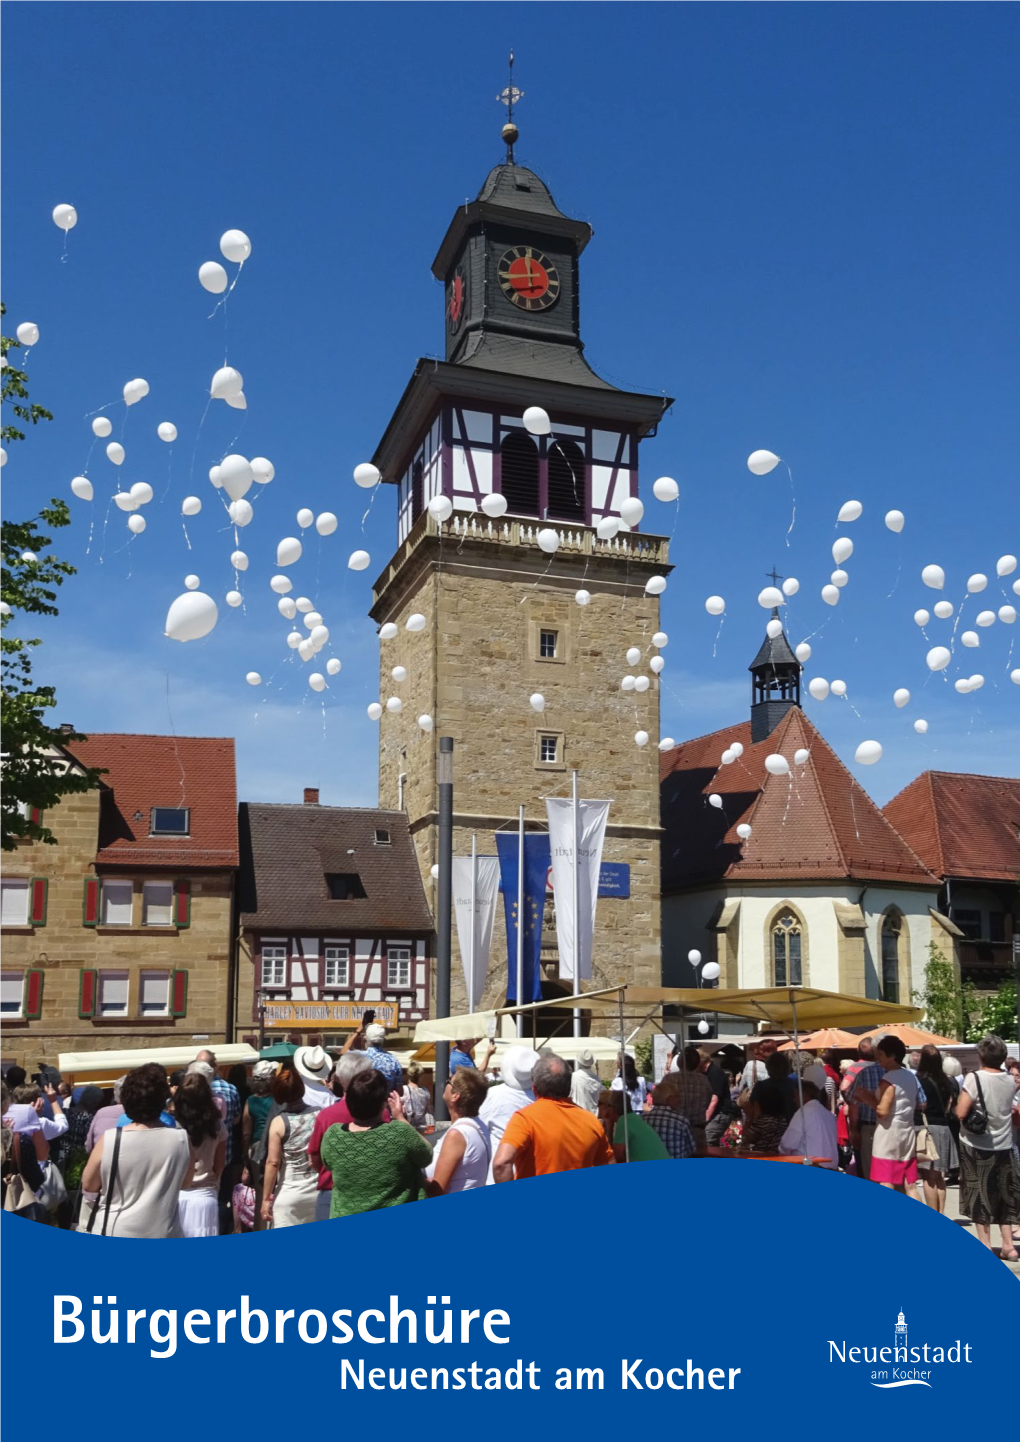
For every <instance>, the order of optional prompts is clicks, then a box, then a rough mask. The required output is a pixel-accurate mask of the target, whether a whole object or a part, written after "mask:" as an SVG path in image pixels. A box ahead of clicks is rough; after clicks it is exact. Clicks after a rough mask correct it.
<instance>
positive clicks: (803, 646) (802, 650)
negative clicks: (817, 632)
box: [793, 641, 811, 665]
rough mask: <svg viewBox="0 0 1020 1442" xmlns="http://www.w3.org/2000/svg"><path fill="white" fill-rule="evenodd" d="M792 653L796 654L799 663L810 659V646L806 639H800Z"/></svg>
mask: <svg viewBox="0 0 1020 1442" xmlns="http://www.w3.org/2000/svg"><path fill="white" fill-rule="evenodd" d="M793 654H794V655H795V656H796V658H797V660H798V661H799V662H800V663H801V665H803V664H804V662H805V661H810V660H811V647H810V645H809V644H808V642H807V641H801V643H800V645H799V646H798V647H797V649H796V650H795V651H794V653H793Z"/></svg>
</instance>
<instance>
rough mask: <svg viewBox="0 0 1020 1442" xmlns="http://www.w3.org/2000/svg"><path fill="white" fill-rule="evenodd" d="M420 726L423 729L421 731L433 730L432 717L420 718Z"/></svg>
mask: <svg viewBox="0 0 1020 1442" xmlns="http://www.w3.org/2000/svg"><path fill="white" fill-rule="evenodd" d="M418 725H419V726H420V727H421V729H422V730H423V731H431V730H432V717H431V716H419V717H418Z"/></svg>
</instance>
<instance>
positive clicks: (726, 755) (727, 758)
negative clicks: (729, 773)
mask: <svg viewBox="0 0 1020 1442" xmlns="http://www.w3.org/2000/svg"><path fill="white" fill-rule="evenodd" d="M736 759H737V758H736V757H735V756H734V754H733V752H732V751H731V750H730V748H729V747H728V746H727V748H726V750H725V751H724V752H723V754H722V755H721V756H720V757H719V765H720V766H732V765H733V763H734V761H736Z"/></svg>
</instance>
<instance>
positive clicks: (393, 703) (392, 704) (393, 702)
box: [386, 696, 404, 715]
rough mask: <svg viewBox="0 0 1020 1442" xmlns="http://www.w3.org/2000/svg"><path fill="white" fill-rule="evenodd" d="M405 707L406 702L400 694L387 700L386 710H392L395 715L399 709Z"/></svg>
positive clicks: (401, 709)
mask: <svg viewBox="0 0 1020 1442" xmlns="http://www.w3.org/2000/svg"><path fill="white" fill-rule="evenodd" d="M403 709H404V703H403V701H401V699H400V697H399V696H391V697H390V699H389V700H388V701H387V702H386V710H387V711H389V712H391V713H392V714H393V715H396V713H397V712H398V711H403Z"/></svg>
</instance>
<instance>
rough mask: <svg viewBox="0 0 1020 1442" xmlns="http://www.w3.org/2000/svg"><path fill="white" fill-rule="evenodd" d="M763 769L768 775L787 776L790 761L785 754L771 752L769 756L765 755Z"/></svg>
mask: <svg viewBox="0 0 1020 1442" xmlns="http://www.w3.org/2000/svg"><path fill="white" fill-rule="evenodd" d="M765 770H766V771H767V772H768V773H769V775H770V776H789V774H790V763H789V761H787V759H786V757H785V756H780V755H778V754H777V753H776V752H773V754H772V755H771V756H766V757H765Z"/></svg>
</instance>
